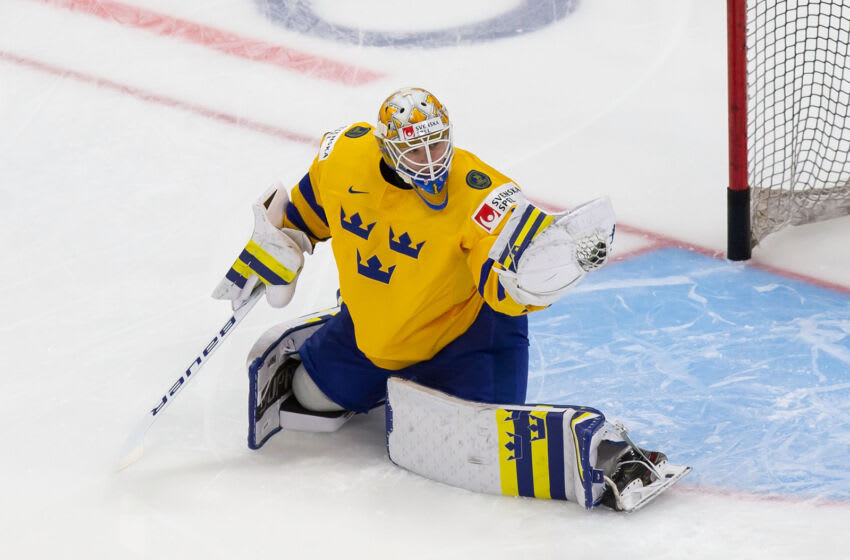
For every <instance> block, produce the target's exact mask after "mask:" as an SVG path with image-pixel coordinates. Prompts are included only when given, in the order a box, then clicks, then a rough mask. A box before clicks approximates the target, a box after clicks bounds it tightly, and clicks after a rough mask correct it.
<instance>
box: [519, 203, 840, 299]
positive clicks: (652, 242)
mask: <svg viewBox="0 0 850 560" xmlns="http://www.w3.org/2000/svg"><path fill="white" fill-rule="evenodd" d="M532 202H534V204H536V205H537V206H540V207H541V208H543V209H544V210H548V211H549V212H562V211H564V210H566V208H561V207H558V206H555V205H552V204H549V203H547V202H543V201H539V200H534V201H532ZM617 231H618V232H621V233H631V234H633V235H638V236H640V237H643V238H644V239H646V240H647V241H648V244H647V245H646V246H645V247H641V248H639V249H635V250H634V251H629V252H628V253H624V254H617V252H616V251H615V252H614V255H613V257H612V259H611V260H612V262H616V261H622V260H626V259H630V258H633V257H637V256H639V255H643V254H646V253H649V252H652V251H655V250H656V249H663V248H665V247H676V248H678V249H685V250H687V251H693V252H695V253H700V254H703V255H706V256H709V257H713V258H716V259H725V255H724V254H723V252H722V251H716V250H714V249H709V248H708V247H703V246H701V245H695V244H693V243H688V242H686V241H682V240H680V239H676V238H675V237H670V236H668V235H664V234H661V233H655V232H652V231H649V230H646V229H641V228H637V227H634V226H630V225H626V224H622V223H618V224H617ZM745 265H746V266H749V267H752V268H757V269H759V270H764V271H766V272H770V273H773V274H776V275H777V276H784V277H785V278H790V279H792V280H799V281H800V282H805V283H806V284H811V285H813V286H819V287H821V288H826V289H828V290H833V291H836V292H839V293H842V294H847V295H850V286H846V285H843V284H836V283H835V282H829V281H827V280H823V279H822V278H814V277H812V276H806V275H805V274H800V273H798V272H792V271H790V270H785V269H782V268H779V267H776V266H772V265H769V264H764V263H760V262H758V261H756V260H755V259H751V260H749V261H747V262H746V263H745Z"/></svg>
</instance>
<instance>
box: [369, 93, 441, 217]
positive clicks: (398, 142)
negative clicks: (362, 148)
mask: <svg viewBox="0 0 850 560" xmlns="http://www.w3.org/2000/svg"><path fill="white" fill-rule="evenodd" d="M375 138H376V139H377V141H378V146H380V148H381V153H382V154H383V157H384V161H385V162H386V163H387V164H388V165H389V166H390V167H391V168H393V169H394V170H395V171H396V173H398V175H399V176H400V177H401V178H402V179H403V180H404V182H406V183H408V184H409V185H410V186H412V187H413V189H414V190H415V191H416V193H417V194H419V196H420V197H422V200H423V201H424V202H425V204H427V205H428V207H429V208H431V209H433V210H441V209H442V208H445V206H446V204H447V203H448V192H447V191H446V189H445V186H446V179H447V178H448V176H449V166H450V165H451V163H452V157H453V156H454V146H453V145H452V125H451V123H450V122H449V113H448V111H446V109H445V107H443V105H442V104H441V103H440V102H439V101H438V100H437V98H436V97H434V95H433V94H431V93H430V92H428V91H425V90H424V89H421V88H404V89H400V90H398V91H397V92H395V93H393V94H392V95H391V96H389V97H388V98H387V99H386V101H384V103H383V104H382V105H381V109H380V110H379V111H378V124H377V126H376V128H375Z"/></svg>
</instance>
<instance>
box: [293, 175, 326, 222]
mask: <svg viewBox="0 0 850 560" xmlns="http://www.w3.org/2000/svg"><path fill="white" fill-rule="evenodd" d="M298 187H299V189H300V190H301V195H302V196H304V200H306V201H307V204H309V205H310V208H311V209H312V210H313V212H315V213H316V216H318V217H319V219H320V220H322V222H323V223H324V224H325V225H328V218H327V216H325V209H324V208H322V207H321V205H319V203H318V202H317V201H316V193H314V192H313V183H311V182H310V174H309V173H307V174H306V175H304V178H302V179H301V181H300V182H299V183H298ZM314 237H315V236H314Z"/></svg>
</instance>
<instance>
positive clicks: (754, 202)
mask: <svg viewBox="0 0 850 560" xmlns="http://www.w3.org/2000/svg"><path fill="white" fill-rule="evenodd" d="M727 38H728V51H727V54H728V84H729V186H728V191H727V202H728V206H727V208H728V216H727V243H728V245H727V254H728V257H729V258H730V259H732V260H745V259H749V258H750V256H751V250H752V248H753V247H755V246H756V245H758V243H759V242H760V241H761V240H762V239H763V238H764V237H765V236H766V235H768V234H770V233H772V232H775V231H777V230H779V229H781V228H783V227H785V226H788V225H802V224H805V223H809V222H814V221H820V220H825V219H829V218H834V217H839V216H844V215H850V52H848V47H850V0H727Z"/></svg>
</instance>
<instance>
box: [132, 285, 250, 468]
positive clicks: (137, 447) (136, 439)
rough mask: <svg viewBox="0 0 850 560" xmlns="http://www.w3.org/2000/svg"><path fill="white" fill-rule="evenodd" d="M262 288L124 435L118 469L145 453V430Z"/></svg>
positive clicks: (242, 317)
mask: <svg viewBox="0 0 850 560" xmlns="http://www.w3.org/2000/svg"><path fill="white" fill-rule="evenodd" d="M263 292H264V284H262V283H260V284H259V285H258V286H257V288H255V289H254V291H253V292H251V295H250V297H249V298H248V299H247V300H246V301H245V303H243V304H242V305H241V306H239V307H238V308H237V309H235V310H234V311H233V315H232V316H231V317H230V319H228V320H227V322H226V323H224V326H223V327H221V328H220V329H219V330H218V331H217V332H216V334H215V336H213V338H212V340H211V341H210V342H209V343H207V345H206V346H205V347H204V349H203V350H202V351H201V352H200V353H199V354H198V355H197V356H196V357H195V359H194V360H192V362H191V363H190V364H189V367H187V368H186V370H185V371H183V372H182V373H181V374H180V377H178V378H177V381H175V382H174V383H173V384H172V385H171V387H170V388H169V389H168V390H167V391H166V392H165V394H164V395H162V398H160V400H159V401H158V402H157V403H156V406H155V407H153V408H152V409H151V410H150V411H149V412H148V413H147V414H145V416H144V418H142V419H141V421H140V422H139V423H138V424H137V426H136V428H135V429H134V430H133V431H132V432H131V433H130V436H129V437H128V438H127V442H126V443H125V444H124V448H123V451H122V453H121V460H120V462H119V464H118V469H117V470H119V471H120V470H123V469H125V468H127V467H129V466H130V465H132V464H133V463H135V462H136V461H138V460H139V459H140V458H141V457H142V454H143V453H144V443H145V434H146V433H147V431H148V429H149V428H150V427H151V425H152V424H153V423H154V422H155V421H156V419H157V418H158V417H159V415H160V414H162V411H163V410H164V409H165V407H167V406H168V404H169V403H170V402H171V401H173V400H174V397H175V396H176V395H177V393H178V392H179V391H180V390H181V389H182V388H183V387H184V386H185V385H186V384H187V383H188V382H189V381H191V380H192V379H194V378H195V377H197V375H198V371H199V370H200V369H201V368H202V367H203V365H204V364H205V363H207V360H208V359H209V357H210V356H211V355H212V353H213V352H215V351H216V349H217V348H218V347H219V346H221V343H222V342H223V341H224V339H225V338H227V336H228V335H229V334H230V333H231V332H233V329H235V328H236V325H238V324H239V322H240V321H242V319H244V318H245V316H246V315H247V314H248V312H249V311H251V309H252V308H253V307H254V305H255V304H256V303H257V300H259V299H260V296H262V294H263Z"/></svg>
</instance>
